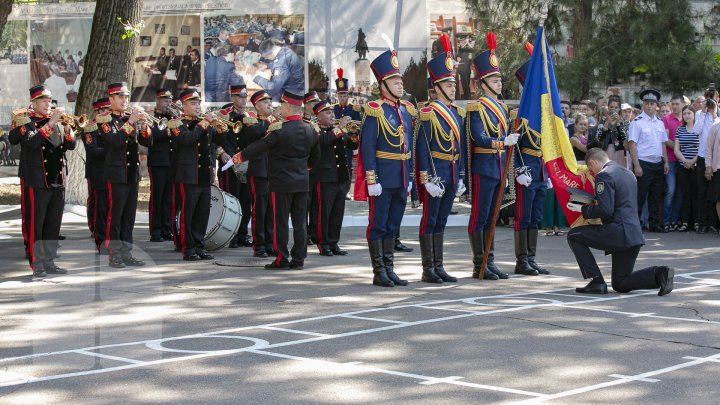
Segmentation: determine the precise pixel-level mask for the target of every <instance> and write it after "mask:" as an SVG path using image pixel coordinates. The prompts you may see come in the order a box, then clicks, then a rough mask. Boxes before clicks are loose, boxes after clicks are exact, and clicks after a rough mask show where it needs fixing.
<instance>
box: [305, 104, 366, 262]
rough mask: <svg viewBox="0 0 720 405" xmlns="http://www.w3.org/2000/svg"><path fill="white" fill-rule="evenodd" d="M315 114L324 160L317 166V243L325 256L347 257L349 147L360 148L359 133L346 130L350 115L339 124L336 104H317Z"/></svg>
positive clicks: (314, 168) (321, 154)
mask: <svg viewBox="0 0 720 405" xmlns="http://www.w3.org/2000/svg"><path fill="white" fill-rule="evenodd" d="M314 113H315V116H316V117H317V120H318V124H319V126H320V136H319V142H320V161H319V162H318V163H317V164H316V165H315V166H313V172H315V180H317V186H316V190H315V194H317V201H318V204H317V210H318V223H317V224H318V227H317V228H318V233H317V243H318V247H319V249H320V254H321V255H323V256H333V255H335V256H345V255H347V251H345V250H342V249H340V247H339V246H338V242H339V241H340V230H341V229H342V222H343V216H344V215H345V194H346V193H347V188H348V183H349V182H350V176H349V174H348V171H347V160H346V158H345V156H346V155H345V150H346V149H350V150H355V149H357V147H358V145H357V144H358V136H357V134H350V133H349V132H347V130H345V128H346V127H347V124H348V122H349V121H350V117H348V116H345V117H343V118H341V119H340V123H339V124H338V126H335V115H334V113H333V109H332V105H330V104H328V103H327V102H326V101H321V102H320V103H317V104H316V105H315V108H314Z"/></svg>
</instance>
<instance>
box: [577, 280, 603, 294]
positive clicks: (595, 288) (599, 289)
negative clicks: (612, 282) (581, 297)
mask: <svg viewBox="0 0 720 405" xmlns="http://www.w3.org/2000/svg"><path fill="white" fill-rule="evenodd" d="M575 292H576V293H581V294H607V293H608V291H607V284H605V283H595V282H592V281H590V282H589V283H588V284H587V285H586V286H585V287H578V288H576V289H575Z"/></svg>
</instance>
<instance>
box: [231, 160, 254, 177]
mask: <svg viewBox="0 0 720 405" xmlns="http://www.w3.org/2000/svg"><path fill="white" fill-rule="evenodd" d="M229 162H232V160H229ZM248 163H249V162H242V163H238V164H236V165H234V166H233V170H234V171H235V173H243V174H245V173H247V171H248Z"/></svg>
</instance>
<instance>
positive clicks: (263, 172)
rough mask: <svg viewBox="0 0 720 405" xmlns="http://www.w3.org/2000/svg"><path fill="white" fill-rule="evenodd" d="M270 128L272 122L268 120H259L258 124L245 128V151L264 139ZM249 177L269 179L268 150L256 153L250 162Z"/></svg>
mask: <svg viewBox="0 0 720 405" xmlns="http://www.w3.org/2000/svg"><path fill="white" fill-rule="evenodd" d="M268 126H270V122H269V121H268V119H267V118H264V119H260V118H258V122H257V124H255V125H251V126H248V127H245V129H244V130H243V134H244V136H243V138H244V140H245V143H246V145H243V146H244V147H243V149H244V148H245V147H247V146H249V145H252V144H253V143H254V142H257V141H258V140H260V139H262V138H263V137H264V136H265V134H266V133H267V129H268ZM247 175H248V176H253V177H261V178H267V177H268V152H267V150H265V151H259V152H257V153H255V154H254V156H253V157H252V158H251V159H250V160H249V161H248V171H247Z"/></svg>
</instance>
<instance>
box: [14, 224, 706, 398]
mask: <svg viewBox="0 0 720 405" xmlns="http://www.w3.org/2000/svg"><path fill="white" fill-rule="evenodd" d="M8 216H10V217H11V216H12V211H6V215H5V216H4V217H2V218H0V221H2V222H0V252H2V256H1V257H2V258H3V260H2V262H0V403H2V404H21V403H22V404H28V403H32V404H117V403H133V404H135V403H153V404H165V403H167V404H170V403H172V404H205V403H207V404H216V403H223V404H224V403H227V404H265V403H278V404H285V403H287V404H290V403H292V404H336V403H338V404H340V403H342V404H347V403H363V404H366V403H420V404H425V403H427V404H446V403H447V404H451V403H452V404H458V403H510V402H528V403H536V402H549V403H568V404H576V403H601V404H602V403H608V404H610V403H612V404H616V403H656V404H670V403H693V404H705V403H707V404H716V403H717V375H718V373H719V372H720V363H719V362H720V315H719V314H718V307H719V306H720V263H718V260H717V258H718V257H720V254H719V253H720V244H719V243H718V242H720V238H719V237H718V236H717V235H695V234H694V233H693V234H680V233H671V234H646V238H647V245H646V246H645V248H644V249H643V250H642V252H641V254H640V257H639V260H638V264H637V265H638V267H644V266H649V265H652V264H663V265H670V266H674V267H675V268H676V278H675V290H674V291H673V292H672V293H671V294H670V295H668V296H665V297H658V296H657V291H650V290H646V291H636V292H633V293H630V294H618V293H614V292H611V293H610V294H608V295H604V296H586V295H581V294H576V293H575V292H574V288H575V287H577V286H582V285H584V284H585V282H584V281H583V280H582V279H581V277H580V273H579V271H578V269H577V265H576V263H575V261H574V258H573V256H572V254H571V252H570V250H569V248H568V246H567V242H566V240H565V237H561V236H544V235H543V236H541V237H540V241H539V254H538V258H537V260H538V262H540V263H541V264H543V265H545V266H546V267H547V268H548V269H550V271H551V272H552V275H550V276H535V277H530V276H514V275H513V276H512V277H511V278H510V279H509V280H498V281H477V280H474V279H471V278H470V273H471V263H470V253H469V248H468V241H467V233H466V229H465V228H464V227H451V228H448V230H447V232H446V243H445V257H446V268H447V270H448V272H449V273H451V274H453V275H455V276H458V277H460V280H459V282H457V283H446V284H442V285H431V284H426V283H422V282H420V254H419V247H418V243H417V236H416V235H417V227H413V226H408V227H403V229H402V235H403V241H404V242H405V243H406V244H408V245H409V246H411V247H414V248H415V251H413V252H412V253H398V254H396V271H397V273H398V274H399V275H400V276H401V277H404V278H407V279H408V280H409V281H410V285H409V286H407V287H395V288H380V287H374V286H372V285H371V280H372V272H371V269H370V265H369V258H368V254H367V248H366V245H365V241H364V233H365V230H364V228H362V227H346V228H344V229H343V237H342V243H341V245H342V246H343V247H344V248H346V249H347V250H349V252H350V254H349V255H348V256H345V257H339V256H336V257H321V256H319V255H318V254H317V251H316V250H315V249H312V248H311V249H310V253H309V256H308V258H307V260H306V262H305V269H304V270H296V271H268V270H264V269H262V268H261V266H262V264H264V263H266V262H268V260H267V259H261V260H258V259H255V258H252V257H251V251H250V249H249V248H240V249H223V250H220V251H218V252H215V256H216V262H219V263H223V264H224V265H223V266H220V265H217V264H215V262H193V263H188V262H182V261H181V260H180V259H181V257H180V254H179V253H175V252H174V251H173V249H172V246H171V243H170V242H165V243H150V242H148V241H147V239H148V231H147V224H145V223H142V222H140V223H138V224H137V226H136V228H135V235H134V236H135V240H136V246H135V250H134V254H135V255H136V256H137V257H139V258H141V259H143V260H145V261H147V265H146V266H145V267H142V268H127V269H123V270H116V269H111V268H109V267H108V266H107V257H106V256H98V255H95V254H94V253H93V249H92V242H91V241H90V239H89V232H88V230H87V227H86V226H85V225H84V224H83V223H82V220H83V218H82V217H80V216H78V215H75V214H69V213H68V214H66V217H65V221H64V224H63V228H62V232H63V234H65V235H66V236H67V237H68V239H67V240H65V241H63V242H62V248H61V250H60V253H61V257H60V258H58V259H57V260H56V262H57V264H59V265H61V266H63V267H66V268H68V269H70V272H69V274H67V275H50V276H48V277H47V278H45V279H43V280H33V279H32V278H31V277H30V276H29V274H30V272H29V270H28V267H27V264H26V262H25V260H24V259H23V248H22V240H21V235H20V232H19V221H18V220H17V219H12V218H9V219H8ZM461 219H462V218H460V220H461ZM512 238H513V235H512V229H511V228H499V229H498V233H497V238H496V256H497V258H496V261H497V263H498V264H499V266H500V267H501V268H503V269H504V270H506V271H508V272H511V270H512V266H513V264H514V255H513V243H512ZM596 257H597V258H598V261H599V264H600V266H601V268H602V269H603V270H604V273H605V276H606V278H607V279H608V281H609V277H610V274H609V260H608V257H605V256H603V254H602V252H596Z"/></svg>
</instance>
